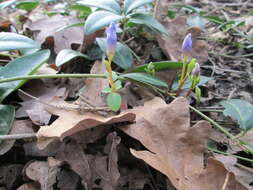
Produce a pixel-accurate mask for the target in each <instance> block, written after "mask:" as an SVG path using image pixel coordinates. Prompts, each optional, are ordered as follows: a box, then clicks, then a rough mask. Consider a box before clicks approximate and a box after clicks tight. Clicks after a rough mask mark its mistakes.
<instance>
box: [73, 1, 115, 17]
mask: <svg viewBox="0 0 253 190" xmlns="http://www.w3.org/2000/svg"><path fill="white" fill-rule="evenodd" d="M77 3H78V4H81V5H85V6H90V7H97V8H101V9H104V10H107V11H110V12H114V13H116V14H120V6H119V4H118V3H117V1H115V0H82V1H78V2H77Z"/></svg>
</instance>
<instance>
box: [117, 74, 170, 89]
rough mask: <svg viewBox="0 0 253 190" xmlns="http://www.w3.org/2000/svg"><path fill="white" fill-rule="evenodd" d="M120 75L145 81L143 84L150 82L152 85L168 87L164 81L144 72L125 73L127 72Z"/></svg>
mask: <svg viewBox="0 0 253 190" xmlns="http://www.w3.org/2000/svg"><path fill="white" fill-rule="evenodd" d="M121 77H124V78H127V79H130V80H134V81H137V82H141V83H145V84H151V85H154V86H160V87H164V88H168V85H167V83H166V82H164V81H162V80H160V79H158V78H155V77H153V76H151V75H147V74H144V73H127V74H123V75H121Z"/></svg>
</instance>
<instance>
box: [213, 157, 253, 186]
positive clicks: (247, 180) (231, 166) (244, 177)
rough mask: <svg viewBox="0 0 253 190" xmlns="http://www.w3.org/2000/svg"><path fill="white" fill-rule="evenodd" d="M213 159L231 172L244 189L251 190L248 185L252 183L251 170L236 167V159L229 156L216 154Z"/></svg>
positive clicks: (252, 175)
mask: <svg viewBox="0 0 253 190" xmlns="http://www.w3.org/2000/svg"><path fill="white" fill-rule="evenodd" d="M215 158H216V159H217V160H219V161H220V162H222V163H223V164H224V166H225V167H226V169H227V170H228V171H230V172H233V174H234V175H235V178H236V179H237V180H238V181H240V183H241V184H242V185H243V186H244V187H245V188H246V189H252V185H250V184H251V183H252V182H253V173H252V172H253V170H252V168H247V167H246V166H240V167H239V166H238V165H237V159H236V158H233V157H230V156H223V155H220V154H216V155H215ZM250 171H251V172H250Z"/></svg>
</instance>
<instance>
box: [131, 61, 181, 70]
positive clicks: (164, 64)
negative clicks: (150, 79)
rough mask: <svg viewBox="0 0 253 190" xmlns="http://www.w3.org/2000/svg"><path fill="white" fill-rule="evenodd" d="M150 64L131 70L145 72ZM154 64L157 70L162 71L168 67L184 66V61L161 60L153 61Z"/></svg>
mask: <svg viewBox="0 0 253 190" xmlns="http://www.w3.org/2000/svg"><path fill="white" fill-rule="evenodd" d="M148 64H149V63H148ZM148 64H144V65H141V66H138V67H135V68H134V69H133V70H131V72H135V73H136V72H137V73H141V72H145V70H146V69H147V67H148ZM153 65H154V68H155V71H161V70H167V69H178V68H182V66H183V63H182V62H175V61H159V62H153Z"/></svg>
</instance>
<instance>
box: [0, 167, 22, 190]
mask: <svg viewBox="0 0 253 190" xmlns="http://www.w3.org/2000/svg"><path fill="white" fill-rule="evenodd" d="M22 168H23V165H20V164H11V165H6V164H5V165H4V166H1V167H0V187H5V188H4V190H5V189H15V186H16V184H17V182H18V180H19V179H20V177H21V174H22Z"/></svg>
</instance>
